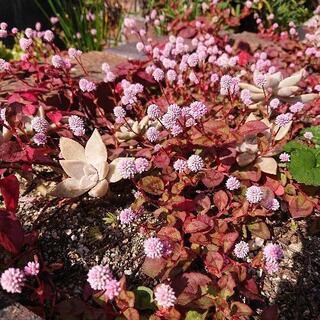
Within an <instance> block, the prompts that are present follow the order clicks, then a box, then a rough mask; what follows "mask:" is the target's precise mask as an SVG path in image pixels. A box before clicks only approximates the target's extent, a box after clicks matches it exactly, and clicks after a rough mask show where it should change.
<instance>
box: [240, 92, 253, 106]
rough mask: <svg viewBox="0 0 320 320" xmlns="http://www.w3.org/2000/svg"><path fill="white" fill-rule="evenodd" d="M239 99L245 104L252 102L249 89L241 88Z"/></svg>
mask: <svg viewBox="0 0 320 320" xmlns="http://www.w3.org/2000/svg"><path fill="white" fill-rule="evenodd" d="M240 99H241V101H242V102H243V103H244V104H245V105H247V106H248V105H250V104H251V103H252V100H251V92H250V90H248V89H243V90H242V91H241V93H240Z"/></svg>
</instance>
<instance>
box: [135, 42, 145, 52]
mask: <svg viewBox="0 0 320 320" xmlns="http://www.w3.org/2000/svg"><path fill="white" fill-rule="evenodd" d="M136 48H137V50H138V51H139V52H141V51H143V49H144V44H143V43H142V42H138V43H137V44H136Z"/></svg>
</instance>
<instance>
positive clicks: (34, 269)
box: [24, 261, 40, 276]
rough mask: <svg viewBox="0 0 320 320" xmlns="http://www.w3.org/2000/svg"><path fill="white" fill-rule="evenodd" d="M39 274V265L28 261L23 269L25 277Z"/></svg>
mask: <svg viewBox="0 0 320 320" xmlns="http://www.w3.org/2000/svg"><path fill="white" fill-rule="evenodd" d="M39 272H40V264H39V262H35V261H29V262H28V263H27V265H26V266H25V267H24V273H25V274H26V275H27V276H36V275H38V274H39Z"/></svg>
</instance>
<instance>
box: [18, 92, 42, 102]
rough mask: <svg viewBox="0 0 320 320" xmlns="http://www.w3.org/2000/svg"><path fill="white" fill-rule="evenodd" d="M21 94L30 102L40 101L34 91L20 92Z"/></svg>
mask: <svg viewBox="0 0 320 320" xmlns="http://www.w3.org/2000/svg"><path fill="white" fill-rule="evenodd" d="M20 96H21V97H22V98H23V99H24V100H27V101H30V102H37V101H38V98H37V97H36V96H35V95H34V94H33V93H30V92H23V93H20Z"/></svg>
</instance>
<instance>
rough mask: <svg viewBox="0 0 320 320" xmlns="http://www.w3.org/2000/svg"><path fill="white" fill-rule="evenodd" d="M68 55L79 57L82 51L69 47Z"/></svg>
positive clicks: (71, 57)
mask: <svg viewBox="0 0 320 320" xmlns="http://www.w3.org/2000/svg"><path fill="white" fill-rule="evenodd" d="M68 55H69V58H70V59H75V58H78V57H80V56H81V55H82V51H81V50H77V49H75V48H69V49H68Z"/></svg>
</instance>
